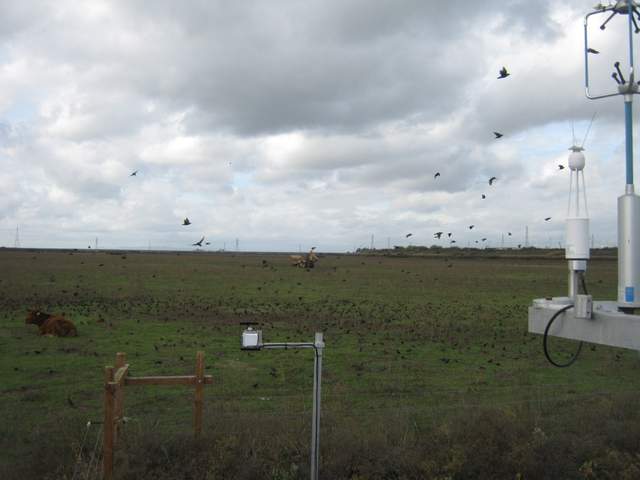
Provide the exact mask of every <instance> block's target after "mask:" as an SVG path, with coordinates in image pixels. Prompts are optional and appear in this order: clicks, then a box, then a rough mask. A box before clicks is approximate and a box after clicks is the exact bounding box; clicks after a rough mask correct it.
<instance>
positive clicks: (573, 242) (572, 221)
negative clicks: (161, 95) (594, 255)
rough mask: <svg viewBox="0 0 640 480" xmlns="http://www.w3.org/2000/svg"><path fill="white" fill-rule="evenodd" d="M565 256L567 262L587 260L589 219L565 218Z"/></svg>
mask: <svg viewBox="0 0 640 480" xmlns="http://www.w3.org/2000/svg"><path fill="white" fill-rule="evenodd" d="M565 228H566V236H565V245H566V246H565V256H566V258H567V260H588V259H589V219H588V218H567V224H566V227H565Z"/></svg>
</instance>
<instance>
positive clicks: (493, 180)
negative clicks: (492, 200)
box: [489, 177, 498, 185]
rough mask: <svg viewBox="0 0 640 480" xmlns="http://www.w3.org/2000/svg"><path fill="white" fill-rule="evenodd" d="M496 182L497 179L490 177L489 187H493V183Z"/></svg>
mask: <svg viewBox="0 0 640 480" xmlns="http://www.w3.org/2000/svg"><path fill="white" fill-rule="evenodd" d="M496 180H498V178H497V177H491V178H490V179H489V185H493V182H495V181H496Z"/></svg>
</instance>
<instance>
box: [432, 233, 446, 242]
mask: <svg viewBox="0 0 640 480" xmlns="http://www.w3.org/2000/svg"><path fill="white" fill-rule="evenodd" d="M443 233H444V232H436V233H434V234H433V236H434V237H435V238H437V239H438V240H440V237H442V234H443Z"/></svg>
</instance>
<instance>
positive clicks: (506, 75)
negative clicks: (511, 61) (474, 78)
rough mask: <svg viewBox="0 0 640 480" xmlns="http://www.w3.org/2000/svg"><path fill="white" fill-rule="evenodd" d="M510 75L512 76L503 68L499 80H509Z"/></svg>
mask: <svg viewBox="0 0 640 480" xmlns="http://www.w3.org/2000/svg"><path fill="white" fill-rule="evenodd" d="M509 75H511V74H510V73H509V72H507V67H502V68H501V69H500V76H499V77H498V80H500V79H501V78H507V77H508V76H509Z"/></svg>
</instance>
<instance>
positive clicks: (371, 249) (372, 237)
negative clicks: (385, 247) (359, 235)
mask: <svg viewBox="0 0 640 480" xmlns="http://www.w3.org/2000/svg"><path fill="white" fill-rule="evenodd" d="M371 250H373V233H372V234H371Z"/></svg>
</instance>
